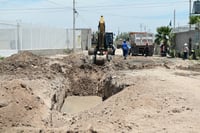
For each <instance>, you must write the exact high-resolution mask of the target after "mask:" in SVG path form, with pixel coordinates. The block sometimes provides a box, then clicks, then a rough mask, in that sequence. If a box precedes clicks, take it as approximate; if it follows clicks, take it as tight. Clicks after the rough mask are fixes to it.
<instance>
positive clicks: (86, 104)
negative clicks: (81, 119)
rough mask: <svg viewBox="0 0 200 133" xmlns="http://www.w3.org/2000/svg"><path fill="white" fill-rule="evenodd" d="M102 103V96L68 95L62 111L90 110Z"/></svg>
mask: <svg viewBox="0 0 200 133" xmlns="http://www.w3.org/2000/svg"><path fill="white" fill-rule="evenodd" d="M100 103H102V98H101V97H98V96H68V97H67V98H66V99H65V102H64V104H63V107H62V109H61V112H65V113H70V114H73V113H78V112H81V111H84V110H88V109H90V108H92V107H95V106H96V105H98V104H100Z"/></svg>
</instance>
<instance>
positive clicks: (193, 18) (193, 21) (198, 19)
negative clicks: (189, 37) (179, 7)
mask: <svg viewBox="0 0 200 133" xmlns="http://www.w3.org/2000/svg"><path fill="white" fill-rule="evenodd" d="M199 23H200V16H190V22H189V24H199Z"/></svg>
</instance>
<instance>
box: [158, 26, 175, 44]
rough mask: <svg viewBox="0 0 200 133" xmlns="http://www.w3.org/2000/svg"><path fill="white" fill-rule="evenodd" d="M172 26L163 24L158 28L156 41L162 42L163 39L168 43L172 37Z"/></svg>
mask: <svg viewBox="0 0 200 133" xmlns="http://www.w3.org/2000/svg"><path fill="white" fill-rule="evenodd" d="M171 31H172V28H170V27H169V26H162V27H159V28H157V34H156V35H155V43H156V44H160V43H161V42H162V41H163V43H165V44H167V43H168V41H169V40H170V39H171V38H172V33H171Z"/></svg>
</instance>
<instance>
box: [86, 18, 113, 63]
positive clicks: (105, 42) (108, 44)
mask: <svg viewBox="0 0 200 133" xmlns="http://www.w3.org/2000/svg"><path fill="white" fill-rule="evenodd" d="M113 50H114V49H113V33H112V32H105V21H104V17H103V16H101V17H100V21H99V25H98V38H97V44H96V46H95V47H94V48H91V49H89V51H88V55H90V56H92V61H93V63H94V64H97V65H102V64H104V63H105V61H110V60H111V59H112V55H113Z"/></svg>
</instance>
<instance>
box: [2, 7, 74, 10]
mask: <svg viewBox="0 0 200 133" xmlns="http://www.w3.org/2000/svg"><path fill="white" fill-rule="evenodd" d="M66 9H71V8H69V7H55V8H45V7H41V8H21V9H20V8H2V9H0V11H25V10H32V11H33V10H66Z"/></svg>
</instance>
